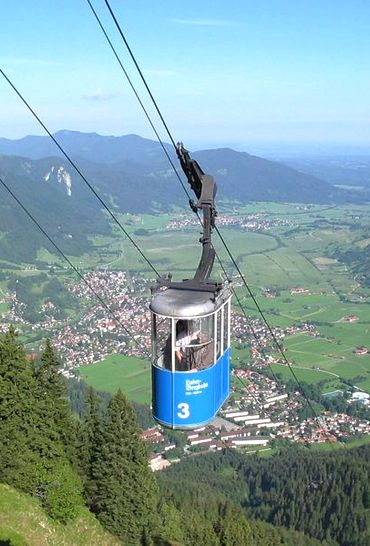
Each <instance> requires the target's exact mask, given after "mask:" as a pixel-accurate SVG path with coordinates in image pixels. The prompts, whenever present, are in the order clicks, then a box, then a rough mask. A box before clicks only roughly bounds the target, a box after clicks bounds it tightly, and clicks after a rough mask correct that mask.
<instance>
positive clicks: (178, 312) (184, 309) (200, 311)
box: [150, 288, 223, 318]
mask: <svg viewBox="0 0 370 546" xmlns="http://www.w3.org/2000/svg"><path fill="white" fill-rule="evenodd" d="M222 303H223V301H218V302H215V301H214V294H213V292H206V291H200V290H179V289H176V288H168V289H167V290H163V291H162V292H157V294H155V296H154V297H153V299H152V302H151V304H150V308H151V310H152V311H153V312H154V313H156V314H157V315H162V316H166V317H178V318H190V317H202V316H204V315H210V314H211V313H214V312H215V311H216V309H218V307H220V305H221V304H222Z"/></svg>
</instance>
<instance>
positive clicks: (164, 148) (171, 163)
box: [86, 0, 190, 200]
mask: <svg viewBox="0 0 370 546" xmlns="http://www.w3.org/2000/svg"><path fill="white" fill-rule="evenodd" d="M86 2H87V3H88V5H89V7H90V9H91V11H92V13H93V14H94V17H95V19H96V21H97V23H98V25H99V27H100V29H101V31H102V32H103V34H104V36H105V39H106V40H107V42H108V44H109V46H110V48H111V50H112V51H113V55H114V56H115V58H116V60H117V62H118V64H119V66H120V67H121V70H122V72H123V73H124V75H125V77H126V80H127V81H128V84H129V86H130V87H131V89H132V91H133V93H134V95H135V97H136V99H137V101H138V102H139V104H140V106H141V108H142V110H143V112H144V114H145V116H146V119H147V120H148V122H149V124H150V126H151V128H152V129H153V132H154V134H155V136H156V137H157V139H158V142H159V144H160V145H161V148H162V150H163V152H164V154H165V155H166V157H167V159H168V161H169V162H170V165H171V167H172V168H173V170H174V172H175V174H176V176H177V178H178V179H179V182H180V184H181V186H182V189H183V190H184V192H185V194H186V196H187V198H188V199H189V200H190V194H189V192H188V190H187V188H186V186H185V184H184V183H183V181H182V179H181V177H180V175H179V173H178V171H177V168H176V166H175V164H174V162H173V161H172V158H171V156H170V154H169V153H168V150H167V149H166V147H165V145H164V142H163V140H162V139H161V137H160V135H159V133H158V131H157V129H156V128H155V126H154V123H153V121H152V119H151V117H150V115H149V113H148V111H147V109H146V108H145V106H144V104H143V101H142V100H141V98H140V96H139V94H138V92H137V91H136V89H135V86H134V84H133V83H132V80H131V78H130V76H129V75H128V72H127V70H126V69H125V67H124V66H123V64H122V61H121V59H120V58H119V55H118V53H117V51H116V49H115V47H114V45H113V44H112V41H111V40H110V38H109V36H108V34H107V31H106V30H105V28H104V26H103V23H102V22H101V19H100V17H99V16H98V14H97V13H96V11H95V9H94V7H93V5H92V4H91V2H90V0H86ZM175 148H176V146H175Z"/></svg>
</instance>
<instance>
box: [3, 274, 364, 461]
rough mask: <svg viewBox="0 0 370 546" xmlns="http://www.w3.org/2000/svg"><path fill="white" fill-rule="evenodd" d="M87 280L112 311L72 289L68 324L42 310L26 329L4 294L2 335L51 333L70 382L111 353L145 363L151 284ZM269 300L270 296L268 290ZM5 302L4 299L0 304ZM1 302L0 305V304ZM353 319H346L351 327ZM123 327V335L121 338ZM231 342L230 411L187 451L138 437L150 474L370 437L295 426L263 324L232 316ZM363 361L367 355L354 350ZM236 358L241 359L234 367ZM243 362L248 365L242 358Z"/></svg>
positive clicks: (327, 419) (278, 331) (306, 422)
mask: <svg viewBox="0 0 370 546" xmlns="http://www.w3.org/2000/svg"><path fill="white" fill-rule="evenodd" d="M84 278H85V281H87V283H88V284H89V285H91V286H93V287H94V290H95V291H96V293H97V294H98V295H99V296H100V297H101V298H102V299H103V300H104V302H107V304H108V306H109V310H108V309H107V308H105V307H104V306H103V305H102V304H101V303H99V301H97V300H96V298H94V297H93V296H92V295H91V293H90V290H89V288H88V286H87V284H86V283H85V282H82V281H80V282H71V283H70V284H69V285H68V290H69V292H70V293H71V294H73V296H74V297H75V298H77V299H78V300H79V301H80V302H81V309H82V310H83V311H81V313H80V315H79V316H78V318H77V319H76V320H75V321H74V322H73V323H72V322H70V321H69V320H64V321H60V320H57V319H56V318H55V317H54V314H55V313H54V312H55V309H54V306H53V304H51V303H45V305H44V307H43V320H42V322H38V323H34V324H27V323H26V321H25V319H24V318H23V316H22V309H23V304H22V302H19V301H18V300H17V297H16V295H15V294H14V293H11V294H7V295H6V301H7V303H8V305H10V311H9V312H8V313H5V314H3V315H2V317H1V323H0V329H1V331H3V332H4V331H6V330H7V328H8V327H9V325H10V324H15V325H16V326H18V327H19V328H20V329H21V330H22V329H24V328H27V330H28V331H30V332H31V333H37V332H38V331H40V332H43V331H48V335H49V336H50V337H51V338H52V341H53V344H54V346H55V348H56V349H57V351H58V353H59V355H60V357H61V359H62V362H63V371H62V373H63V374H64V375H65V376H67V377H74V376H75V369H76V368H77V367H80V366H81V365H86V366H88V365H89V364H91V363H93V362H98V361H101V360H103V359H104V358H105V357H106V356H107V355H109V354H112V353H124V354H126V355H131V356H137V357H142V358H146V359H148V358H149V355H150V314H149V310H148V298H147V294H148V288H149V284H150V283H149V281H148V280H146V279H144V278H142V277H140V276H135V275H129V274H128V273H126V272H123V271H111V270H109V269H102V270H98V271H95V272H90V273H87V274H86V275H85V276H84ZM291 290H292V292H294V293H306V289H305V288H304V287H292V289H291ZM265 294H266V296H267V297H274V291H273V290H272V289H269V288H266V289H265ZM3 300H4V301H5V297H3ZM0 303H1V300H0ZM356 319H357V317H355V316H348V317H343V320H345V321H349V322H350V321H355V320H356ZM125 328H127V331H125ZM232 332H233V340H234V343H235V344H236V346H237V347H242V348H247V351H248V354H249V358H248V359H247V361H244V362H242V361H240V357H238V356H237V354H238V351H237V350H236V351H234V354H235V360H234V362H233V371H232V373H233V389H232V390H233V392H232V395H231V397H230V400H229V404H228V406H227V407H226V408H224V409H223V411H222V412H221V415H220V417H219V418H217V419H216V420H215V422H213V423H212V424H211V425H208V426H206V427H202V428H201V429H199V430H196V431H191V432H188V433H185V436H186V442H185V445H183V446H182V447H181V449H180V450H179V447H178V446H177V445H176V443H174V442H173V441H170V440H169V438H168V435H167V434H166V432H165V431H163V430H162V429H161V427H160V426H157V427H154V428H151V429H149V430H147V431H145V432H144V433H143V438H144V439H145V441H146V442H147V443H148V445H149V448H150V451H151V453H152V456H151V466H152V468H153V470H156V469H160V468H163V467H165V466H168V465H169V464H171V462H173V461H176V460H178V458H181V457H182V456H184V455H188V454H192V453H198V452H202V451H205V450H217V449H222V448H224V447H233V448H236V447H238V448H242V447H243V448H248V450H251V449H252V450H255V449H258V450H260V449H270V446H271V445H274V444H276V443H277V442H279V441H290V442H294V443H297V444H310V443H322V442H325V441H329V440H330V441H333V442H337V441H338V440H339V439H341V440H343V439H346V438H349V437H354V436H357V435H360V434H369V433H370V422H369V421H368V420H366V419H361V418H359V417H356V416H350V415H346V414H340V413H328V412H326V413H325V414H324V415H323V416H322V417H320V419H319V420H317V419H314V418H313V417H307V418H305V419H301V420H299V418H298V412H299V410H301V409H302V408H303V407H304V406H305V404H307V403H306V400H305V399H304V397H303V396H302V393H301V392H299V389H298V388H297V390H296V391H295V392H288V391H287V390H286V388H285V386H284V384H282V383H280V382H279V383H277V382H276V381H275V380H274V379H272V378H271V376H270V374H269V373H268V371H269V367H270V365H271V364H274V363H280V364H283V363H284V362H283V361H282V359H281V355H279V353H278V352H277V351H276V350H274V348H273V345H272V342H271V334H270V332H269V331H268V328H267V327H266V325H265V323H264V322H263V321H262V320H259V319H256V318H253V317H248V316H247V317H246V316H244V315H241V314H238V313H237V312H236V311H233V312H232ZM298 332H300V333H305V334H306V335H308V336H314V337H316V336H318V335H319V334H318V332H317V330H316V328H315V326H314V325H313V324H310V323H307V322H303V323H301V324H299V325H295V326H293V327H289V328H285V329H283V328H274V335H275V337H276V339H277V340H278V341H279V342H282V341H283V340H284V338H285V336H287V335H291V334H294V333H298ZM355 350H356V351H357V353H358V354H363V353H365V352H366V351H367V348H365V347H360V348H357V349H355ZM238 359H239V360H238ZM244 360H245V359H244ZM347 396H348V401H349V402H357V403H361V404H363V405H364V407H370V401H369V395H367V394H366V393H363V392H359V391H357V392H353V391H352V392H349V393H348V394H347Z"/></svg>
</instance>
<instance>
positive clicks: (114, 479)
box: [93, 391, 156, 544]
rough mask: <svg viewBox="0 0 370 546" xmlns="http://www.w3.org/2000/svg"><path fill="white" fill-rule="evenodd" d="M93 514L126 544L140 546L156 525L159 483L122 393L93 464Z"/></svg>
mask: <svg viewBox="0 0 370 546" xmlns="http://www.w3.org/2000/svg"><path fill="white" fill-rule="evenodd" d="M93 478H94V480H95V482H96V494H95V504H94V511H95V513H96V515H97V517H98V519H99V520H100V522H101V523H102V524H103V525H104V526H105V527H106V529H108V530H109V531H111V532H112V533H114V534H115V535H117V536H118V537H119V538H120V539H122V540H124V541H125V543H127V544H140V541H141V540H142V537H143V535H144V534H145V532H146V531H147V530H148V529H150V528H151V527H152V525H153V518H154V512H155V493H156V482H155V479H154V476H153V474H152V472H151V470H150V469H149V466H148V453H147V450H146V446H145V444H144V442H143V441H142V440H141V438H140V431H139V428H138V426H137V423H136V420H135V417H134V413H133V410H132V408H131V406H130V405H129V403H128V402H127V400H126V398H125V396H124V395H123V394H122V392H121V391H118V392H117V394H115V395H114V396H113V397H112V399H111V402H110V404H109V406H108V411H107V418H106V422H105V423H104V426H103V430H102V432H101V436H100V439H99V441H98V454H97V460H96V461H95V462H94V465H93Z"/></svg>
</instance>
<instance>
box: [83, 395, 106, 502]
mask: <svg viewBox="0 0 370 546" xmlns="http://www.w3.org/2000/svg"><path fill="white" fill-rule="evenodd" d="M102 425H103V424H102V416H101V411H100V404H99V399H98V397H97V393H96V391H95V390H94V389H93V388H92V387H90V388H89V391H88V395H87V399H86V413H85V416H84V419H83V421H82V424H81V426H80V430H79V445H78V468H79V474H80V476H81V477H82V480H83V484H84V492H85V499H86V502H87V505H88V506H89V507H90V508H91V510H93V511H94V509H95V497H96V483H95V480H94V466H95V464H96V463H97V461H98V457H99V441H100V440H101V435H102Z"/></svg>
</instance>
